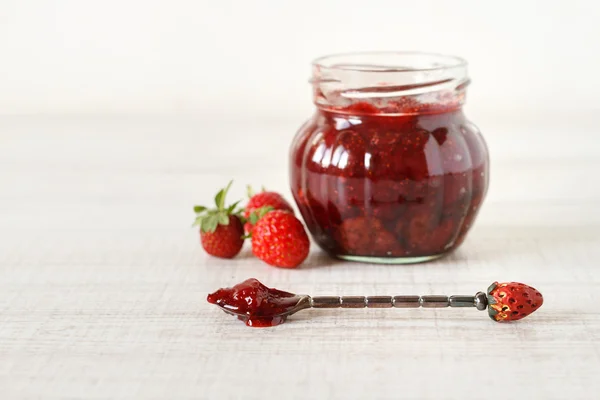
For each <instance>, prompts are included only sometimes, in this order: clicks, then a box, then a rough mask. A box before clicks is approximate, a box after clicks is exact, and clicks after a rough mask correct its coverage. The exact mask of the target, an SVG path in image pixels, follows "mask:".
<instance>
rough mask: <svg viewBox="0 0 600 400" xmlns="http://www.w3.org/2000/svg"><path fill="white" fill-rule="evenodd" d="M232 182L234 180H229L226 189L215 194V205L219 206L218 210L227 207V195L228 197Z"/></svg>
mask: <svg viewBox="0 0 600 400" xmlns="http://www.w3.org/2000/svg"><path fill="white" fill-rule="evenodd" d="M232 184H233V181H229V183H228V184H227V187H225V189H221V190H220V191H219V193H217V195H216V196H215V205H216V206H217V209H218V210H223V209H225V197H227V192H228V191H229V188H231V185H232Z"/></svg>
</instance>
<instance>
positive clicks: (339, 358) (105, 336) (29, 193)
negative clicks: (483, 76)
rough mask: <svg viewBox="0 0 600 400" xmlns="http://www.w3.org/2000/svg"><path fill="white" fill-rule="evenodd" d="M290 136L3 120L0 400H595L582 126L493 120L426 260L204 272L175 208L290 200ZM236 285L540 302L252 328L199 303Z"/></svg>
mask: <svg viewBox="0 0 600 400" xmlns="http://www.w3.org/2000/svg"><path fill="white" fill-rule="evenodd" d="M565 124H566V123H565ZM296 125H297V124H296V123H295V122H287V121H281V122H279V123H262V122H260V121H254V122H249V123H246V124H235V123H228V124H225V125H223V124H218V123H210V122H207V121H204V120H195V119H193V118H166V117H165V118H158V117H154V118H150V119H144V118H141V117H127V118H125V117H119V118H116V117H112V118H99V117H77V118H75V117H1V118H0V188H1V195H0V398H2V399H36V398H44V399H64V398H70V399H84V398H85V399H108V398H111V399H129V398H140V399H159V398H160V399H162V398H166V399H237V398H247V399H265V398H280V399H312V398H332V399H333V398H336V399H399V398H407V399H455V398H456V399H459V398H460V399H463V398H481V399H483V398H485V399H492V398H500V397H499V396H496V395H494V393H498V391H502V390H510V391H511V393H512V396H513V397H512V398H515V399H516V398H523V399H525V398H540V399H542V398H543V399H565V398H569V399H593V398H596V397H597V393H598V392H599V391H600V381H599V380H598V379H597V375H598V371H600V313H599V311H598V307H597V304H599V303H600V294H599V292H600V283H599V282H600V268H599V266H598V264H599V260H600V229H599V228H600V212H599V211H598V206H599V205H600V190H599V189H598V185H597V183H598V179H597V177H598V173H599V172H600V158H599V157H598V156H599V155H600V152H599V151H598V150H599V149H598V145H597V144H596V143H598V140H597V137H596V138H594V135H596V134H597V132H595V131H594V127H593V125H581V127H580V128H581V129H572V130H569V134H568V135H567V134H565V131H563V130H561V129H562V128H561V129H555V130H548V129H541V128H540V127H539V126H537V128H538V129H537V130H536V129H533V128H532V129H530V130H514V129H508V128H507V127H502V126H496V125H493V123H491V122H490V123H489V124H488V125H489V127H488V131H487V132H486V133H485V136H486V138H487V140H488V143H489V145H490V149H491V152H492V161H493V163H492V186H491V190H490V195H489V197H488V199H487V201H486V203H485V205H484V208H483V210H482V213H481V216H480V218H479V220H478V222H477V224H476V227H475V228H474V230H473V231H472V232H471V234H470V236H469V237H468V239H467V241H466V242H465V244H464V245H463V247H462V248H461V249H459V251H457V252H456V253H454V254H453V255H451V256H449V257H447V258H444V259H442V260H439V261H436V262H433V263H429V264H423V265H412V266H377V265H365V264H356V263H345V262H339V261H334V260H331V259H329V258H327V257H326V256H324V255H323V254H322V253H321V252H320V251H319V250H317V249H316V247H314V246H313V249H312V253H311V256H310V258H309V260H308V261H307V263H306V264H305V265H303V266H302V268H300V269H298V270H284V269H276V268H272V267H269V266H267V265H265V264H262V263H261V262H259V261H257V260H256V259H254V258H253V257H252V256H251V254H250V251H249V248H248V246H246V248H245V250H244V252H243V253H242V254H241V255H240V256H239V257H238V258H237V259H235V260H232V261H224V260H217V259H213V258H209V257H207V256H206V255H205V254H204V253H203V252H202V250H201V248H200V246H199V244H198V235H197V233H196V232H195V231H194V230H193V229H191V228H190V225H191V222H192V220H193V215H192V212H191V205H192V204H194V203H199V202H206V203H207V202H209V201H211V198H212V196H213V194H214V192H215V189H217V188H218V187H220V186H221V185H224V184H225V183H226V182H227V180H228V179H230V178H235V179H236V186H235V187H234V188H233V190H232V199H233V198H234V197H242V196H243V193H244V190H245V189H244V185H245V184H246V183H252V184H254V185H255V186H260V185H262V184H265V185H267V186H268V187H269V188H272V189H275V190H281V191H283V192H284V193H286V194H287V193H288V190H287V145H288V144H289V142H290V140H291V137H292V135H293V132H294V130H295V128H296ZM555 127H556V126H555ZM566 138H568V140H566ZM248 277H256V278H258V279H260V280H262V281H264V282H265V283H267V284H268V285H270V286H274V287H278V288H282V289H289V290H291V291H295V292H300V293H302V292H304V293H310V294H313V295H319V294H323V295H325V294H344V295H375V294H389V295H394V294H435V293H441V294H472V293H474V292H475V291H478V290H483V289H485V288H486V287H487V286H488V284H489V283H491V282H492V281H494V280H516V281H522V282H525V283H530V284H532V285H534V286H535V287H537V288H538V289H539V290H540V291H541V292H542V293H543V294H544V297H545V303H544V306H543V307H542V308H541V309H540V311H538V312H537V313H536V314H534V316H532V317H530V318H529V319H527V320H524V321H522V322H521V323H515V324H504V325H503V324H495V323H493V322H492V321H491V320H489V319H488V318H487V316H486V315H485V314H484V313H480V312H477V311H475V310H471V309H468V310H462V309H458V310H457V309H455V310H393V309H392V310H310V311H306V312H303V313H300V314H298V315H297V316H295V317H293V318H291V319H290V321H289V323H288V324H285V325H282V326H279V327H276V328H272V329H250V328H247V327H245V326H243V325H242V324H241V323H239V322H237V321H235V320H234V319H232V318H230V317H228V316H226V315H225V314H223V313H222V312H220V311H219V310H217V309H216V308H215V307H213V306H211V305H209V304H207V303H206V301H205V297H206V294H207V293H208V292H209V291H212V290H214V289H216V288H218V287H221V286H227V285H231V284H234V283H237V282H238V281H241V280H243V279H246V278H248ZM504 398H506V397H504Z"/></svg>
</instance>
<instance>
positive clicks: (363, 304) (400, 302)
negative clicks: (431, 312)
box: [310, 292, 487, 310]
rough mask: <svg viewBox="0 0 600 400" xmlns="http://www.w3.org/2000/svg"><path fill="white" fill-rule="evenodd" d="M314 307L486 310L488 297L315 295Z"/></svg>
mask: <svg viewBox="0 0 600 400" xmlns="http://www.w3.org/2000/svg"><path fill="white" fill-rule="evenodd" d="M310 306H311V307H312V308H392V307H395V308H419V307H423V308H444V307H477V309H478V310H485V308H486V307H487V297H486V295H485V293H482V292H479V293H477V294H476V295H475V296H462V295H459V296H431V295H428V296H314V297H311V298H310Z"/></svg>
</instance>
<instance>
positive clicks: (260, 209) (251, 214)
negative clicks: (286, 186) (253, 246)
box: [244, 186, 294, 234]
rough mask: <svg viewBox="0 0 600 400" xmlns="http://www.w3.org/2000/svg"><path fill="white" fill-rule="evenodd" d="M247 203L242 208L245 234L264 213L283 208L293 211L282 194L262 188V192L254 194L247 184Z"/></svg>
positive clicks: (249, 231)
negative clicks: (243, 208)
mask: <svg viewBox="0 0 600 400" xmlns="http://www.w3.org/2000/svg"><path fill="white" fill-rule="evenodd" d="M248 198H249V199H250V200H248V204H246V208H245V210H244V218H245V219H246V225H245V226H244V230H245V231H246V233H247V234H250V233H251V232H252V227H253V226H254V224H256V222H257V221H258V220H259V219H261V218H262V217H263V216H264V215H265V214H267V213H268V212H269V211H272V210H284V211H288V212H291V213H292V214H293V213H294V210H293V209H292V206H291V205H290V203H288V202H287V201H286V200H285V199H284V198H283V196H282V195H280V194H279V193H276V192H267V191H266V190H264V189H263V191H262V192H260V193H256V194H254V192H253V190H252V188H251V187H250V186H248Z"/></svg>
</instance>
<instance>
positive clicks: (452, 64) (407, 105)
mask: <svg viewBox="0 0 600 400" xmlns="http://www.w3.org/2000/svg"><path fill="white" fill-rule="evenodd" d="M311 83H312V84H313V89H314V99H315V104H316V105H317V106H318V107H320V108H326V109H333V110H336V111H340V112H343V111H344V110H345V109H347V108H348V107H351V106H352V105H354V104H356V103H361V104H365V103H366V104H369V105H370V106H372V107H374V108H375V109H377V110H378V113H381V114H419V113H425V112H442V111H444V110H450V109H457V108H459V107H460V106H461V105H462V104H463V102H464V97H465V88H466V87H467V85H468V84H469V78H468V75H467V62H466V61H465V60H463V59H462V58H459V57H455V56H446V55H441V54H431V53H419V52H366V53H348V54H337V55H330V56H325V57H321V58H318V59H316V60H315V61H313V75H312V79H311Z"/></svg>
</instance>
